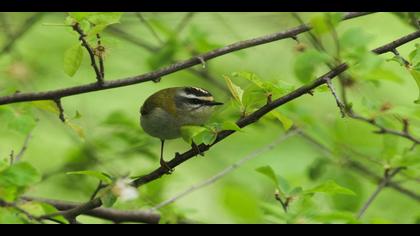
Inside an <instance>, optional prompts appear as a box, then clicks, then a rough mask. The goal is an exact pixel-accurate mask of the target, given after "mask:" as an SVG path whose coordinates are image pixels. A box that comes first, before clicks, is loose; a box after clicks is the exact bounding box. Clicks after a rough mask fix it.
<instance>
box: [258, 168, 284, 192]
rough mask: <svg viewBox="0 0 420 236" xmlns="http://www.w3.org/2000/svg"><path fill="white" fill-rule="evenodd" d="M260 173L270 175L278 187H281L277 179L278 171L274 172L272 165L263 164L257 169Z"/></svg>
mask: <svg viewBox="0 0 420 236" xmlns="http://www.w3.org/2000/svg"><path fill="white" fill-rule="evenodd" d="M255 170H256V171H257V172H258V173H261V174H263V175H264V176H266V177H268V178H269V179H270V180H271V181H273V183H274V184H275V186H276V188H278V187H279V181H278V180H277V176H276V173H275V172H274V170H273V168H271V166H261V167H258V168H257V169H255Z"/></svg>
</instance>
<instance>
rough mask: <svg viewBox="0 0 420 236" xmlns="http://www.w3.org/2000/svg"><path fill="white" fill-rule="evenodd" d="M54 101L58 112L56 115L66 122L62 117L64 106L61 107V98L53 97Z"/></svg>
mask: <svg viewBox="0 0 420 236" xmlns="http://www.w3.org/2000/svg"><path fill="white" fill-rule="evenodd" d="M54 102H55V104H56V105H57V108H58V112H59V113H58V117H59V118H60V120H61V121H62V122H66V118H65V117H64V108H63V105H62V104H61V99H54Z"/></svg>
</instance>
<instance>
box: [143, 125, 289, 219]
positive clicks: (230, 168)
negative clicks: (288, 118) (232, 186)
mask: <svg viewBox="0 0 420 236" xmlns="http://www.w3.org/2000/svg"><path fill="white" fill-rule="evenodd" d="M295 134H296V131H295V130H291V131H290V132H289V133H287V134H285V135H281V137H280V138H278V139H276V140H275V141H273V142H272V143H270V144H268V145H266V146H264V147H262V148H260V149H258V150H255V151H253V152H252V153H250V154H248V155H246V156H245V157H243V158H241V159H239V160H238V161H236V162H235V163H233V164H232V165H229V166H228V167H226V168H225V169H223V170H222V171H220V172H219V173H217V174H216V175H214V176H212V177H210V178H208V179H206V180H204V181H202V182H200V183H198V184H195V185H193V186H191V187H190V188H188V189H186V190H185V191H183V192H181V193H179V194H177V195H176V196H174V197H172V198H170V199H168V200H166V201H163V202H161V203H159V204H158V205H156V206H154V207H153V208H151V209H150V211H156V210H158V209H160V208H162V207H164V206H166V205H169V204H171V203H173V202H175V201H177V200H178V199H180V198H182V197H185V196H186V195H188V194H191V193H192V192H195V191H196V190H198V189H201V188H204V187H206V186H208V185H210V184H212V183H214V182H216V181H217V180H219V179H221V178H222V177H224V176H226V175H227V174H229V173H231V172H232V171H234V170H236V169H237V168H238V167H240V166H242V165H243V164H244V163H245V162H247V161H249V160H251V159H254V158H256V157H258V156H259V155H261V154H262V153H264V152H267V151H270V150H272V149H273V148H275V147H276V146H278V145H279V144H280V143H282V142H283V141H285V140H286V139H288V138H290V137H291V136H293V135H295Z"/></svg>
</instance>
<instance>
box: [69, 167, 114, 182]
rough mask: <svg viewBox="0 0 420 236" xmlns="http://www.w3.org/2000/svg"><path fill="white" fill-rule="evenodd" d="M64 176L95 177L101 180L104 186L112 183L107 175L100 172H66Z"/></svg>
mask: <svg viewBox="0 0 420 236" xmlns="http://www.w3.org/2000/svg"><path fill="white" fill-rule="evenodd" d="M66 174H68V175H87V176H91V177H95V178H97V179H99V180H101V181H102V182H104V183H106V184H111V183H112V179H111V178H110V177H109V175H107V174H105V173H103V172H100V171H95V170H82V171H71V172H67V173H66Z"/></svg>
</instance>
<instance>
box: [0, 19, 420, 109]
mask: <svg viewBox="0 0 420 236" xmlns="http://www.w3.org/2000/svg"><path fill="white" fill-rule="evenodd" d="M360 14H361V15H363V14H364V13H360ZM356 16H357V14H352V15H351V18H354V17H356ZM347 17H350V16H348V15H346V16H345V17H344V19H347ZM310 29H311V27H310V26H309V25H306V24H304V25H300V26H298V27H295V28H292V29H289V30H286V31H282V32H277V33H273V34H269V35H265V36H262V37H258V38H253V39H248V40H244V41H240V42H236V43H233V44H230V45H227V46H225V47H222V48H218V49H215V50H212V51H209V52H207V53H203V54H201V55H198V56H194V57H192V58H190V59H187V60H184V61H181V62H177V63H174V64H172V65H169V66H166V67H163V68H161V69H159V70H156V71H152V72H149V73H146V74H142V75H138V76H133V77H128V78H124V79H118V80H112V81H105V82H103V83H102V84H98V83H91V84H85V85H80V86H75V87H70V88H64V89H58V90H51V91H45V92H35V93H17V94H13V95H9V96H4V97H0V105H4V104H10V103H17V102H27V101H38V100H54V99H58V98H63V97H68V96H73V95H77V94H84V93H89V92H94V91H99V90H106V89H112V88H118V87H124V86H129V85H133V84H139V83H144V82H147V81H155V80H157V79H159V78H161V77H163V76H166V75H169V74H172V73H175V72H177V71H180V70H184V69H186V68H190V67H192V66H195V65H199V64H201V60H200V59H198V58H201V59H202V60H204V61H208V60H211V59H214V58H217V57H220V56H223V55H225V54H229V53H232V52H235V51H239V50H242V49H245V48H250V47H254V46H258V45H262V44H267V43H271V42H274V41H278V40H282V39H286V38H294V37H296V35H298V34H301V33H304V32H307V31H309V30H310ZM419 35H420V31H417V32H415V33H413V34H410V35H408V36H406V37H407V38H405V39H402V40H399V43H401V44H403V42H408V41H411V40H413V39H415V38H418V37H419ZM397 44H398V43H395V45H397ZM401 44H400V45H401ZM381 50H384V49H381Z"/></svg>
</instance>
